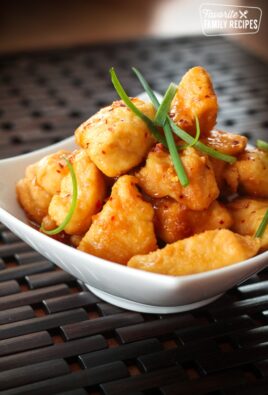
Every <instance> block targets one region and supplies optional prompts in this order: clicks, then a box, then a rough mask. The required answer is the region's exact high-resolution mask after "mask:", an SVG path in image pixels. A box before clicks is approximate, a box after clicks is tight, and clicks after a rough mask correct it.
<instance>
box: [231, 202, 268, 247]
mask: <svg viewBox="0 0 268 395" xmlns="http://www.w3.org/2000/svg"><path fill="white" fill-rule="evenodd" d="M227 207H228V210H230V212H231V214H232V217H233V221H234V222H233V226H232V229H233V230H234V232H237V233H239V234H241V235H249V236H254V235H255V233H256V231H257V229H258V227H259V225H260V223H261V221H262V219H263V217H264V214H265V212H266V210H267V209H268V199H252V198H248V197H244V198H237V199H235V200H233V201H232V202H231V203H229V204H228V206H227ZM267 249H268V228H266V229H265V231H264V234H263V236H262V237H261V250H262V251H264V250H267Z"/></svg>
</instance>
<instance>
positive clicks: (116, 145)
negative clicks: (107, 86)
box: [75, 98, 155, 177]
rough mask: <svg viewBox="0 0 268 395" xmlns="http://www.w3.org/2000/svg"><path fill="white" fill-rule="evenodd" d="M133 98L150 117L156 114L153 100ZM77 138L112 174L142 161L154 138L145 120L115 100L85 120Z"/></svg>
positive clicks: (109, 174)
mask: <svg viewBox="0 0 268 395" xmlns="http://www.w3.org/2000/svg"><path fill="white" fill-rule="evenodd" d="M131 101H132V102H133V103H134V104H135V106H136V107H138V109H139V110H140V111H142V112H143V113H144V114H145V115H147V116H148V117H149V118H151V119H153V118H154V115H155V109H154V107H153V105H152V104H151V103H145V102H144V101H142V100H140V99H138V98H133V99H131ZM75 138H76V142H77V144H78V145H80V146H81V147H82V148H85V149H86V150H87V153H88V155H89V157H90V158H91V160H92V161H93V162H94V163H95V165H96V166H97V167H98V168H99V169H100V170H101V171H102V172H103V173H104V174H105V175H107V176H109V177H116V176H119V175H121V174H124V173H126V172H128V171H129V170H130V169H132V168H133V167H135V166H137V165H139V164H140V163H141V161H142V160H143V159H144V158H145V157H146V155H147V153H148V151H149V150H150V148H151V146H152V145H153V143H154V142H155V140H154V137H153V136H152V134H151V132H150V130H149V128H148V126H147V125H146V123H145V122H144V121H142V120H141V119H140V118H139V117H137V115H135V114H134V113H133V112H132V111H131V110H130V109H129V108H128V107H126V105H125V104H124V103H123V102H122V101H115V102H113V103H112V104H111V105H110V106H108V107H105V108H103V109H101V110H100V111H98V112H97V113H96V114H95V115H93V116H92V117H91V118H89V119H88V120H87V121H86V122H84V123H82V125H81V126H79V128H78V129H77V130H76V132H75Z"/></svg>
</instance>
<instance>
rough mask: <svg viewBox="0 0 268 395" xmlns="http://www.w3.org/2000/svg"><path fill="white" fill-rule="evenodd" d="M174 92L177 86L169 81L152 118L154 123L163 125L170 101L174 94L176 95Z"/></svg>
mask: <svg viewBox="0 0 268 395" xmlns="http://www.w3.org/2000/svg"><path fill="white" fill-rule="evenodd" d="M176 92H177V86H176V85H175V84H174V83H173V82H171V84H170V85H169V87H168V89H167V91H166V93H165V96H164V98H163V100H162V102H161V104H160V106H159V107H158V110H157V112H156V115H155V119H154V122H155V123H156V125H159V126H164V124H165V122H166V119H167V115H168V112H169V109H170V105H171V102H172V100H173V98H174V96H175V95H176Z"/></svg>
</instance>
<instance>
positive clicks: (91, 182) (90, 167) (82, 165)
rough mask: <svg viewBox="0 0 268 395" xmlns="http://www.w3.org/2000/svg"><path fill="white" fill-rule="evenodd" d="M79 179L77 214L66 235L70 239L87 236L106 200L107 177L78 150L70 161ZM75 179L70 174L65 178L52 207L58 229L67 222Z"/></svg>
mask: <svg viewBox="0 0 268 395" xmlns="http://www.w3.org/2000/svg"><path fill="white" fill-rule="evenodd" d="M69 160H70V161H71V163H72V165H73V169H74V172H75V175H76V179H77V186H78V198H77V204H76V208H75V211H74V214H73V216H72V218H71V220H70V222H69V223H68V224H67V225H66V227H65V228H64V231H65V232H66V233H67V234H70V235H79V234H83V233H85V232H86V231H87V230H88V228H89V226H90V224H91V221H92V215H93V214H96V213H97V212H98V211H99V210H100V209H101V207H102V202H103V200H104V198H105V192H106V188H105V182H104V176H103V174H102V173H101V172H100V171H99V169H98V168H97V167H96V166H95V165H94V163H93V162H92V161H91V160H90V158H89V156H88V155H87V153H86V151H85V150H82V149H81V150H77V151H75V152H74V153H73V155H72V157H71V158H70V159H69ZM72 191H73V185H72V179H71V175H70V173H68V174H67V175H66V177H64V178H63V180H62V182H61V188H60V191H59V193H57V194H55V195H54V196H53V198H52V200H51V203H50V205H49V209H48V213H49V216H50V218H51V219H52V220H53V221H55V223H56V224H57V226H59V225H60V224H61V223H62V222H63V220H64V219H65V217H66V215H67V213H68V211H69V209H70V205H71V201H72Z"/></svg>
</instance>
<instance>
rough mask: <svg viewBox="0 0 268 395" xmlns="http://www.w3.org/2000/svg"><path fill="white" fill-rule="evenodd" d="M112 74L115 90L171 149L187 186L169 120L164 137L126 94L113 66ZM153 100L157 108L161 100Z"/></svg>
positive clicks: (156, 136) (178, 172) (185, 175)
mask: <svg viewBox="0 0 268 395" xmlns="http://www.w3.org/2000/svg"><path fill="white" fill-rule="evenodd" d="M110 74H111V77H112V83H113V85H114V87H115V90H116V91H117V93H118V95H119V97H120V98H121V99H122V100H123V102H124V103H125V104H126V105H127V106H128V107H129V108H130V109H131V110H132V111H133V112H134V114H136V115H137V116H138V117H140V118H141V119H142V120H144V121H145V122H146V124H147V126H148V127H149V128H150V130H151V132H152V133H153V135H154V136H155V138H156V139H157V140H158V141H160V142H161V143H162V144H163V145H164V146H165V147H167V148H168V149H169V152H170V156H171V159H172V161H173V165H174V167H175V170H176V173H177V176H178V178H179V180H180V183H181V185H182V186H183V187H185V186H187V185H188V184H189V181H188V178H187V174H186V172H185V170H184V167H183V164H182V162H181V159H180V157H179V153H178V151H177V148H176V144H175V141H174V138H173V134H172V131H171V129H170V125H169V124H168V123H167V122H165V125H164V127H163V129H164V133H165V138H163V136H162V135H161V134H160V133H159V131H158V129H157V127H156V126H155V124H154V123H153V121H151V119H150V118H148V117H147V116H146V115H144V114H143V113H142V112H141V111H140V110H139V109H138V108H137V107H136V106H135V105H134V104H133V103H132V101H131V100H130V99H129V97H128V95H127V94H126V92H125V91H124V88H123V87H122V85H121V83H120V81H119V80H118V78H117V75H116V73H115V71H114V69H113V68H111V69H110ZM149 97H151V96H150V95H149ZM152 102H153V105H154V106H155V107H156V108H158V107H159V102H158V100H157V98H156V97H155V96H154V98H153V100H152Z"/></svg>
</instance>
